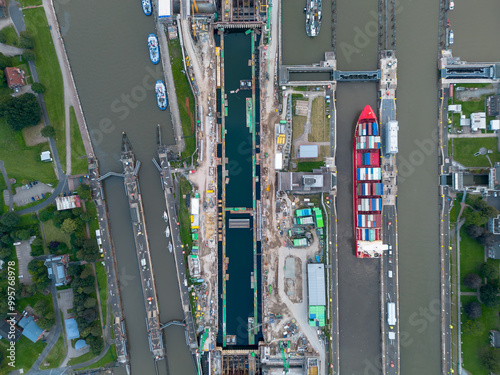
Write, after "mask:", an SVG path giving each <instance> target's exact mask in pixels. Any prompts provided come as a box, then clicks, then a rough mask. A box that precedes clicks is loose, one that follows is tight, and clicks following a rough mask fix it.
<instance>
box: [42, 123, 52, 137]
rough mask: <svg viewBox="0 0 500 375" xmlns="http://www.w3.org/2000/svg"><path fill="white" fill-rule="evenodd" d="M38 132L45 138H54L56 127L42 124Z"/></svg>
mask: <svg viewBox="0 0 500 375" xmlns="http://www.w3.org/2000/svg"><path fill="white" fill-rule="evenodd" d="M40 134H41V136H42V137H45V138H55V137H56V129H54V127H53V126H50V125H48V126H44V127H43V128H42V130H40Z"/></svg>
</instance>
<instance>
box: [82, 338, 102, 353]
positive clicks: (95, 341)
mask: <svg viewBox="0 0 500 375" xmlns="http://www.w3.org/2000/svg"><path fill="white" fill-rule="evenodd" d="M86 342H87V344H89V346H90V351H91V352H92V354H94V355H99V354H100V353H101V352H102V350H103V349H104V343H103V341H102V337H98V336H89V337H88V338H87V339H86Z"/></svg>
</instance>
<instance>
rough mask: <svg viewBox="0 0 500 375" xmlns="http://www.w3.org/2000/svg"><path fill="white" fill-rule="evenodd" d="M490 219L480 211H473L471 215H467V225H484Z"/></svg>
mask: <svg viewBox="0 0 500 375" xmlns="http://www.w3.org/2000/svg"><path fill="white" fill-rule="evenodd" d="M487 221H488V218H485V217H484V216H483V215H482V214H481V212H480V211H474V212H471V213H470V214H469V215H467V216H466V217H465V225H467V226H469V225H475V226H478V227H480V226H483V225H484V224H486V222H487Z"/></svg>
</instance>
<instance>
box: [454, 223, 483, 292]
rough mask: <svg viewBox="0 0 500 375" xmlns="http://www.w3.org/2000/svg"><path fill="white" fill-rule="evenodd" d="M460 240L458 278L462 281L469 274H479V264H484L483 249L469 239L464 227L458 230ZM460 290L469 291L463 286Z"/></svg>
mask: <svg viewBox="0 0 500 375" xmlns="http://www.w3.org/2000/svg"><path fill="white" fill-rule="evenodd" d="M460 238H461V241H460V276H461V277H462V280H463V279H464V277H465V276H467V274H469V273H477V274H479V269H480V267H481V264H483V263H484V247H483V245H481V244H480V243H479V242H478V241H477V240H475V239H473V238H470V237H469V235H468V234H467V232H466V230H465V228H464V227H462V229H460ZM462 280H461V281H462ZM460 289H461V290H462V291H463V292H469V291H471V290H470V289H468V288H466V287H464V286H463V285H462V286H461V287H460Z"/></svg>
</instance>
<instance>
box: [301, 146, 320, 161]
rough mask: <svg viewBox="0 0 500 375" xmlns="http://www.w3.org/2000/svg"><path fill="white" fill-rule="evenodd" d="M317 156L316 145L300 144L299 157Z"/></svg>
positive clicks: (313, 157) (317, 149) (317, 147)
mask: <svg viewBox="0 0 500 375" xmlns="http://www.w3.org/2000/svg"><path fill="white" fill-rule="evenodd" d="M318 156H319V146H318V145H300V146H299V155H298V157H299V158H300V159H316V158H317V157H318Z"/></svg>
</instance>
